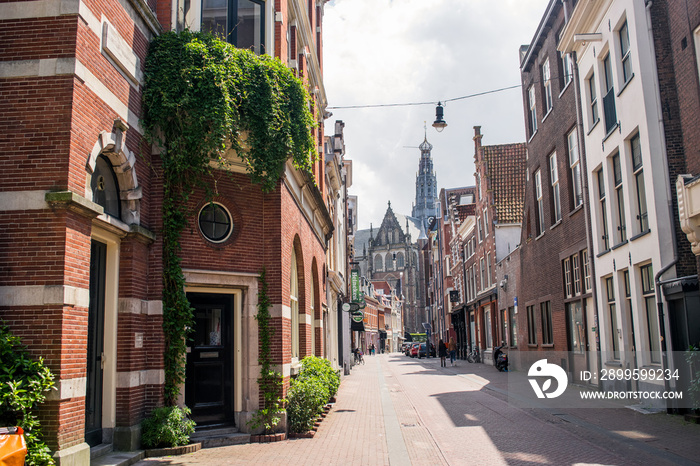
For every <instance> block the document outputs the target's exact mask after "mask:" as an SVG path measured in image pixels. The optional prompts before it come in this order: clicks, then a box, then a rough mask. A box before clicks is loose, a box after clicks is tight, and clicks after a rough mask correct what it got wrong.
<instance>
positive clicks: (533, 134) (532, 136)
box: [527, 130, 537, 143]
mask: <svg viewBox="0 0 700 466" xmlns="http://www.w3.org/2000/svg"><path fill="white" fill-rule="evenodd" d="M536 134H537V130H535V132H534V133H532V135H531V136H530V139H528V140H527V142H528V143H529V142H530V141H532V138H534V137H535V135H536Z"/></svg>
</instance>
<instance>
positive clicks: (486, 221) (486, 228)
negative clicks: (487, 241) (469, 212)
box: [483, 207, 489, 237]
mask: <svg viewBox="0 0 700 466" xmlns="http://www.w3.org/2000/svg"><path fill="white" fill-rule="evenodd" d="M483 213H484V237H487V236H488V235H489V211H488V208H487V207H484V210H483Z"/></svg>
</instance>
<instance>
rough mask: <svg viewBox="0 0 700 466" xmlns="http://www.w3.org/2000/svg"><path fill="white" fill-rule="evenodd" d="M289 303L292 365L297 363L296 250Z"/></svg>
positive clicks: (297, 296)
mask: <svg viewBox="0 0 700 466" xmlns="http://www.w3.org/2000/svg"><path fill="white" fill-rule="evenodd" d="M289 301H290V305H289V307H290V310H291V325H292V331H291V340H292V344H291V352H292V364H295V363H298V362H299V275H298V271H297V257H296V250H295V249H293V250H292V265H291V271H290V286H289Z"/></svg>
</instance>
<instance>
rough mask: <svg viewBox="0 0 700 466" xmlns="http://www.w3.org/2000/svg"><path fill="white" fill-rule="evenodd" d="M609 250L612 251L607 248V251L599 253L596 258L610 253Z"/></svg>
mask: <svg viewBox="0 0 700 466" xmlns="http://www.w3.org/2000/svg"><path fill="white" fill-rule="evenodd" d="M609 252H610V249H606V250H605V251H603V252H601V253H599V254H598V255H597V256H595V257H596V258H598V257H602V256H604V255H606V254H607V253H609Z"/></svg>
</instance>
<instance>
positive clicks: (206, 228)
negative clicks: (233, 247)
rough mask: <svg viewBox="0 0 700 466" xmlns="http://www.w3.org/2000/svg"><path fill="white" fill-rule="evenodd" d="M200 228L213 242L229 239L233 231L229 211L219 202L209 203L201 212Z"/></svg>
mask: <svg viewBox="0 0 700 466" xmlns="http://www.w3.org/2000/svg"><path fill="white" fill-rule="evenodd" d="M199 229H200V230H201V231H202V234H203V235H204V236H205V237H206V238H207V239H208V240H209V241H211V242H213V243H220V242H222V241H225V240H226V239H228V237H229V236H230V235H231V232H232V231H233V224H232V223H231V217H230V216H229V213H228V212H227V211H226V209H224V208H223V207H222V206H220V205H219V204H208V205H206V206H205V207H204V208H203V209H202V210H201V211H200V213H199Z"/></svg>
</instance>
